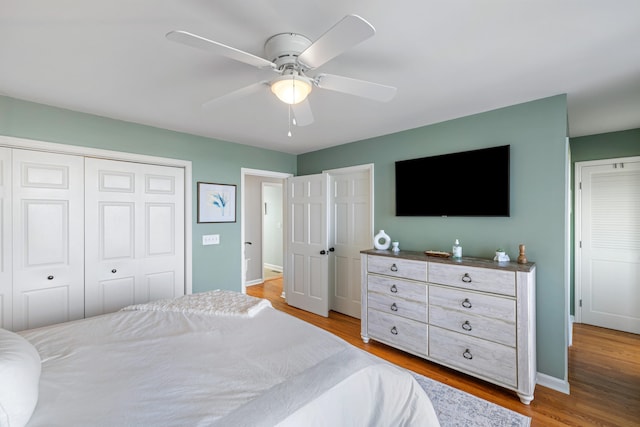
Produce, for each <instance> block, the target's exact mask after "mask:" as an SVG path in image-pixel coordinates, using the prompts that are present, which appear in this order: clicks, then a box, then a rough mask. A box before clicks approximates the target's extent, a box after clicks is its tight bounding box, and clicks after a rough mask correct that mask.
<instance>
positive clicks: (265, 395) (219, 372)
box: [21, 306, 439, 427]
mask: <svg viewBox="0 0 640 427" xmlns="http://www.w3.org/2000/svg"><path fill="white" fill-rule="evenodd" d="M21 335H22V336H24V337H25V338H26V339H27V340H28V341H30V342H31V343H32V344H33V345H34V346H35V347H36V349H37V350H38V353H39V354H40V357H41V360H42V373H41V376H40V383H39V396H38V403H37V406H36V408H35V410H34V412H33V415H32V417H31V419H30V421H29V423H28V424H27V425H28V426H31V427H36V426H48V427H53V426H65V427H70V426H110V427H111V426H218V425H219V426H276V425H279V426H301V425H305V426H314V425H318V426H320V425H323V426H325V425H331V426H340V425H345V426H347V425H348V426H354V425H361V426H365V425H366V426H375V425H380V426H389V425H394V426H414V425H416V426H417V425H420V426H423V425H424V426H438V425H439V424H438V420H437V417H436V415H435V413H434V411H433V407H432V405H431V402H430V400H429V398H428V397H427V395H426V394H425V393H424V391H423V390H422V389H421V388H420V386H419V385H418V384H417V382H416V381H415V379H414V378H413V377H412V376H411V375H410V374H409V373H408V372H406V371H404V370H402V369H400V368H398V367H396V366H394V365H391V364H389V363H387V362H385V361H383V360H382V359H379V358H377V357H375V356H373V355H370V354H368V353H366V352H364V351H362V350H360V349H357V348H355V347H353V346H352V345H350V344H348V343H347V342H345V341H343V340H342V339H340V338H338V337H336V336H334V335H332V334H330V333H328V332H326V331H324V330H322V329H319V328H317V327H315V326H313V325H310V324H308V323H306V322H303V321H301V320H299V319H297V318H294V317H292V316H289V315H287V314H285V313H282V312H279V311H277V310H275V309H273V308H272V307H267V306H264V307H261V309H260V310H257V311H256V312H255V313H252V314H251V315H250V316H234V315H228V314H216V312H207V313H198V312H193V310H192V312H186V311H184V310H183V311H179V310H157V309H150V310H145V309H133V310H127V311H120V312H116V313H112V314H107V315H103V316H98V317H93V318H88V319H83V320H79V321H74V322H69V323H64V324H59V325H53V326H48V327H44V328H40V329H34V330H29V331H23V332H21Z"/></svg>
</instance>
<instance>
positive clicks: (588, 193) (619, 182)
mask: <svg viewBox="0 0 640 427" xmlns="http://www.w3.org/2000/svg"><path fill="white" fill-rule="evenodd" d="M579 167H580V171H581V182H582V203H581V206H580V213H581V217H580V223H581V227H580V228H579V229H578V232H579V233H581V234H580V240H581V241H582V248H581V249H579V250H578V252H577V256H576V269H577V272H578V277H577V278H576V280H577V281H578V280H579V281H581V290H582V292H581V295H578V298H579V299H581V300H582V307H581V308H579V309H580V311H581V321H582V322H583V323H588V324H591V325H596V326H602V327H605V328H610V329H617V330H620V331H626V332H631V333H635V334H640V162H638V161H629V162H628V163H613V162H612V163H610V164H600V165H593V166H579Z"/></svg>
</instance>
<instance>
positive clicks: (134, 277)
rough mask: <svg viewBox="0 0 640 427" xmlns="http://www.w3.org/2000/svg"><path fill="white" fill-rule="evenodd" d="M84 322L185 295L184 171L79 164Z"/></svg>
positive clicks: (123, 164) (93, 162) (92, 162)
mask: <svg viewBox="0 0 640 427" xmlns="http://www.w3.org/2000/svg"><path fill="white" fill-rule="evenodd" d="M85 182H86V193H85V199H86V209H85V234H86V248H85V253H86V259H85V262H86V264H85V268H86V274H85V286H86V289H85V292H86V316H87V317H89V316H95V315H98V314H103V313H109V312H113V311H117V310H119V309H120V308H122V307H124V306H127V305H130V304H140V303H145V302H148V301H152V300H156V299H161V298H173V297H176V296H179V295H183V294H184V292H185V288H184V286H185V280H184V275H185V271H184V256H185V254H184V221H185V218H184V170H183V169H182V168H174V167H166V166H155V165H147V164H140V163H131V162H120V161H113V160H101V159H91V158H87V159H86V161H85Z"/></svg>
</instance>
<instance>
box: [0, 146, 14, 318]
mask: <svg viewBox="0 0 640 427" xmlns="http://www.w3.org/2000/svg"><path fill="white" fill-rule="evenodd" d="M11 246H12V242H11V149H9V148H0V328H4V329H12V328H13V283H12V281H13V274H12V272H13V266H12V265H11V264H12V259H11V253H12V250H11V249H12V247H11Z"/></svg>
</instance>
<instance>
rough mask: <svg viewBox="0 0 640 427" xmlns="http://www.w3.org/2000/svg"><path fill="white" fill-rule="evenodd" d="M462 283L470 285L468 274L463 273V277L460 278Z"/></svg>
mask: <svg viewBox="0 0 640 427" xmlns="http://www.w3.org/2000/svg"><path fill="white" fill-rule="evenodd" d="M462 281H463V282H464V283H471V276H469V273H464V276H462Z"/></svg>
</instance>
